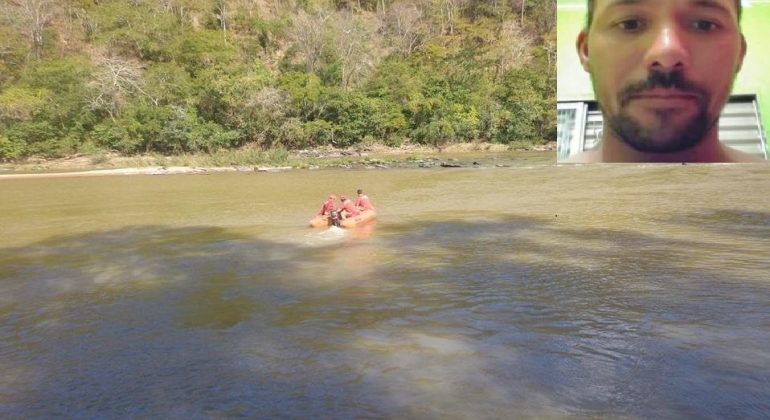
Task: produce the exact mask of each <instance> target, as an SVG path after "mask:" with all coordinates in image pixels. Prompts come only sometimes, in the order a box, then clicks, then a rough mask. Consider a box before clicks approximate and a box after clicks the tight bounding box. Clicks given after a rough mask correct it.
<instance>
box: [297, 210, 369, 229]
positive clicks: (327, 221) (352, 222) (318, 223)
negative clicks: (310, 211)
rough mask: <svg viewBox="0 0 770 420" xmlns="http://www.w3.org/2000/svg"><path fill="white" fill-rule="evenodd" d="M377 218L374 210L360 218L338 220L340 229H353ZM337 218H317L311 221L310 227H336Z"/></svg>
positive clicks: (360, 215) (363, 213)
mask: <svg viewBox="0 0 770 420" xmlns="http://www.w3.org/2000/svg"><path fill="white" fill-rule="evenodd" d="M376 217H377V213H376V212H375V211H374V210H363V211H361V213H360V214H359V215H358V216H355V217H348V218H347V219H345V220H337V221H338V222H339V226H340V227H344V228H352V227H356V226H358V225H362V224H364V223H366V222H368V221H370V220H374V219H375V218H376ZM335 219H336V217H334V218H332V217H330V216H316V217H314V218H313V219H312V220H311V221H310V227H314V228H316V227H327V226H334V225H335Z"/></svg>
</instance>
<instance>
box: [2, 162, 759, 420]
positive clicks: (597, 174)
mask: <svg viewBox="0 0 770 420" xmlns="http://www.w3.org/2000/svg"><path fill="white" fill-rule="evenodd" d="M763 171H764V169H757V168H755V167H752V166H741V165H735V166H719V165H703V166H698V165H687V166H685V167H675V166H673V165H672V166H666V165H660V166H654V165H653V166H622V165H620V166H612V165H607V166H604V167H602V168H597V167H596V166H585V167H581V166H570V167H552V166H549V165H543V166H537V165H530V164H528V166H515V167H512V168H497V169H480V170H470V169H468V170H459V171H455V170H451V171H442V170H433V169H431V170H423V171H412V170H393V171H376V172H369V171H360V172H357V173H355V178H356V179H355V182H353V181H344V182H343V184H344V185H337V186H335V191H354V190H355V189H356V188H357V187H359V186H362V187H365V189H366V190H367V191H371V192H370V196H372V197H373V199H375V200H376V202H377V204H378V210H379V212H378V219H377V220H376V221H375V222H374V223H371V224H368V225H364V226H361V227H357V228H355V229H339V228H329V229H319V230H313V229H310V228H307V227H306V222H307V218H308V217H309V215H312V213H313V212H314V211H315V207H316V206H315V202H316V201H317V199H316V198H317V197H323V196H324V195H325V194H327V192H326V191H321V190H318V187H317V185H332V183H333V182H338V180H339V179H341V178H345V177H340V175H341V174H346V172H345V171H328V172H317V173H310V172H307V171H305V172H297V173H285V174H270V175H268V176H262V175H261V174H260V175H257V174H253V175H234V174H229V175H217V176H179V177H161V178H149V177H126V178H113V179H110V180H106V179H81V178H79V179H57V180H55V181H53V180H52V181H48V182H46V181H42V180H34V182H32V180H25V181H24V182H18V183H17V182H15V181H14V183H3V184H2V188H3V190H4V194H5V195H6V196H7V197H9V200H3V202H2V204H0V214H1V215H0V226H1V228H0V229H2V232H0V233H2V235H1V236H0V247H2V253H0V362H1V365H2V371H3V374H2V375H0V418H3V419H32V418H34V419H48V418H51V419H53V418H83V419H85V418H88V419H91V418H93V419H102V418H164V419H222V418H248V419H251V418H297V419H299V418H392V419H598V418H601V419H724V418H740V419H761V418H767V417H768V415H769V414H770V386H768V384H769V383H770V356H769V355H770V328H768V327H770V283H769V282H768V277H767V272H769V271H770V270H769V269H770V262H768V261H770V260H769V259H768V258H767V252H768V249H770V241H769V240H768V237H769V236H768V235H769V234H770V211H768V209H770V205H769V204H770V200H769V199H768V198H767V196H766V195H763V194H761V193H759V192H761V191H766V190H767V186H768V181H767V179H768V176H770V173H767V172H763ZM273 175H276V176H273ZM307 178H310V179H307ZM348 182H349V183H348ZM284 184H285V185H284ZM223 185H226V186H228V187H227V188H222V186H223ZM116 188H119V189H120V190H121V191H122V193H121V194H112V193H111V192H110V191H112V190H113V189H116ZM285 190H290V191H287V192H284V191H285ZM30 191H34V194H32V193H30ZM64 191H68V193H66V194H65V192H64ZM80 194H82V196H81V195H80ZM104 197H106V198H104ZM265 197H272V199H275V200H276V202H271V201H270V200H268V199H266V198H265ZM276 203H281V205H282V207H280V206H278V205H277V204H276ZM276 208H281V212H282V216H281V217H279V218H276V217H275V214H274V213H275V209H276ZM270 209H272V210H273V211H270Z"/></svg>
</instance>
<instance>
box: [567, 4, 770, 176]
mask: <svg viewBox="0 0 770 420" xmlns="http://www.w3.org/2000/svg"><path fill="white" fill-rule="evenodd" d="M768 22H770V0H752V1H745V0H744V1H741V0H708V1H699V0H634V1H628V0H558V1H557V39H558V53H557V162H558V163H612V162H619V163H622V162H629V163H633V162H636V163H642V162H650V163H657V162H660V163H666V162H668V163H679V162H681V163H742V162H746V163H748V162H755V163H763V162H764V163H767V162H770V161H768V155H769V154H770V148H769V147H768V142H767V131H766V127H768V126H770V77H768V76H767V75H768V70H770V55H768V54H767V53H766V52H767V51H770V25H768Z"/></svg>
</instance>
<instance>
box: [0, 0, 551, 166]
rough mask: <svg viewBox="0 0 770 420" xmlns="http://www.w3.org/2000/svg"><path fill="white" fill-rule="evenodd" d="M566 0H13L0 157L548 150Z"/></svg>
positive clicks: (5, 35)
mask: <svg viewBox="0 0 770 420" xmlns="http://www.w3.org/2000/svg"><path fill="white" fill-rule="evenodd" d="M555 3H556V0H0V5H1V6H2V7H0V22H1V23H0V159H2V160H8V159H15V158H21V157H26V156H31V155H37V156H51V157H55V156H66V155H71V154H74V153H94V152H96V151H116V152H120V153H123V154H126V155H133V154H144V153H160V154H167V155H172V154H180V153H193V152H216V151H220V150H223V149H234V148H239V147H258V148H260V149H263V150H267V149H271V148H274V147H282V148H285V149H289V150H294V149H301V148H309V147H315V146H324V145H331V146H334V147H350V146H357V145H367V144H372V143H381V144H385V145H388V146H398V145H401V144H403V143H404V142H413V143H421V144H427V145H432V146H435V147H439V148H441V147H443V146H445V145H447V144H449V143H452V142H471V141H486V142H491V143H502V144H512V143H517V142H524V143H530V144H532V143H535V144H536V143H543V142H547V141H549V140H551V139H553V138H555V134H556V115H555V114H556V110H555V106H554V104H555V97H556V70H555V65H556V62H555V61H556V42H555V41H556V35H555V24H556V13H555V10H556V4H555Z"/></svg>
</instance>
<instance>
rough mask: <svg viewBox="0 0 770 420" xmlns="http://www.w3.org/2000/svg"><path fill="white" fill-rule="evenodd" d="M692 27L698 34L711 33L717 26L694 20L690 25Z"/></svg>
mask: <svg viewBox="0 0 770 420" xmlns="http://www.w3.org/2000/svg"><path fill="white" fill-rule="evenodd" d="M692 27H693V29H695V30H696V31H699V32H711V31H713V30H715V29H717V24H716V23H714V22H710V21H708V20H696V21H694V22H693V23H692Z"/></svg>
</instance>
